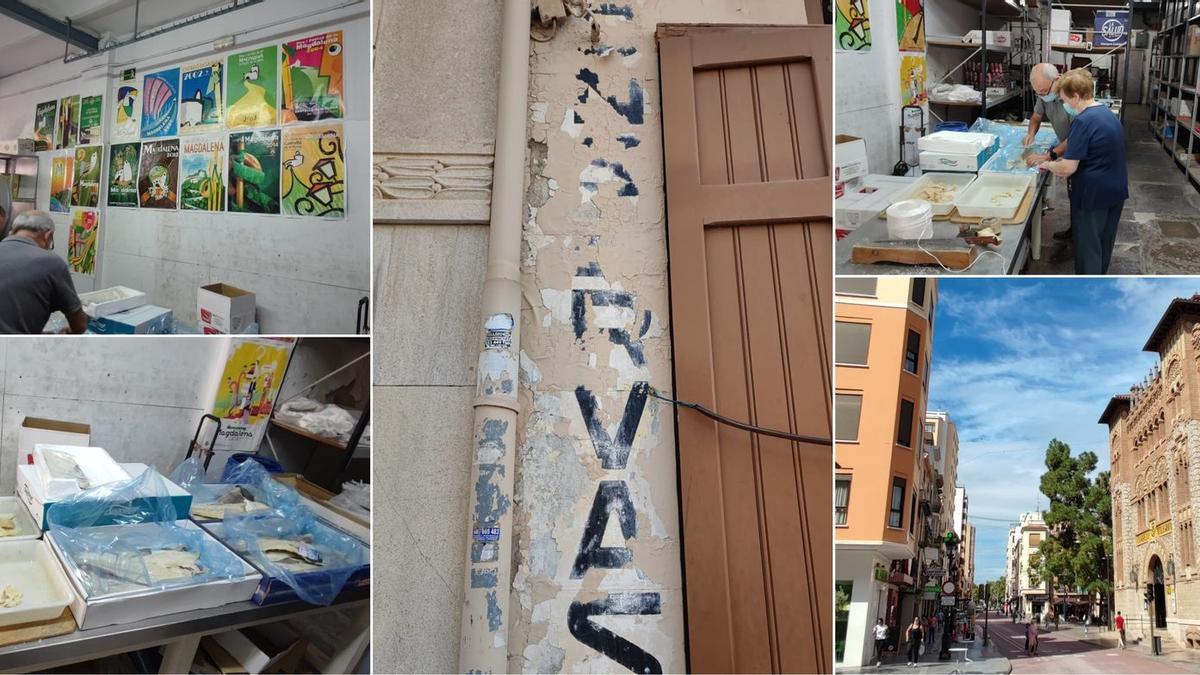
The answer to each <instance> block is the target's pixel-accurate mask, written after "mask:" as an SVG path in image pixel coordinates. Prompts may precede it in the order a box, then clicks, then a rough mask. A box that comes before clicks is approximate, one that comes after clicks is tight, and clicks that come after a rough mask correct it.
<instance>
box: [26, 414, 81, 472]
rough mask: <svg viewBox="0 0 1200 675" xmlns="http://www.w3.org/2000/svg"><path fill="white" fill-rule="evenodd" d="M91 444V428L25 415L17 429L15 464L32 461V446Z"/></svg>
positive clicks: (74, 423) (75, 423) (30, 462)
mask: <svg viewBox="0 0 1200 675" xmlns="http://www.w3.org/2000/svg"><path fill="white" fill-rule="evenodd" d="M39 444H48V445H83V446H89V445H91V444H92V428H91V427H90V426H88V425H86V424H80V423H78V422H61V421H59V420H50V419H43V418H41V417H26V418H25V419H24V420H22V421H21V428H20V430H18V431H17V454H18V455H19V458H18V459H17V464H32V463H33V446H35V445H39Z"/></svg>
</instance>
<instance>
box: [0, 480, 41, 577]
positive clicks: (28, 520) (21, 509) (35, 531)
mask: <svg viewBox="0 0 1200 675" xmlns="http://www.w3.org/2000/svg"><path fill="white" fill-rule="evenodd" d="M0 516H16V518H17V533H16V534H14V535H11V536H8V537H0V544H2V543H5V542H9V541H31V540H33V539H41V538H42V528H40V527H38V525H37V523H35V522H33V516H30V515H29V509H27V508H25V505H24V504H22V503H21V500H20V499H17V498H16V497H0ZM2 578H3V577H0V579H2Z"/></svg>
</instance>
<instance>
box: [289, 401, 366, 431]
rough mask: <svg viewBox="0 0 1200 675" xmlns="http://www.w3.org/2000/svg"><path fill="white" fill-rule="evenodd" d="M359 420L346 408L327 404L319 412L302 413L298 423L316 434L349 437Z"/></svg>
mask: <svg viewBox="0 0 1200 675" xmlns="http://www.w3.org/2000/svg"><path fill="white" fill-rule="evenodd" d="M357 421H358V420H356V419H355V418H354V415H351V414H350V413H348V412H346V410H345V409H343V408H340V407H338V406H336V405H327V406H325V407H324V408H322V409H321V410H319V411H317V412H309V413H305V414H303V415H301V416H300V421H299V422H297V424H299V425H300V428H302V429H307V430H308V431H311V432H313V433H314V434H320V435H322V436H333V437H334V438H341V439H348V438H349V437H350V432H352V431H354V424H355V422H357Z"/></svg>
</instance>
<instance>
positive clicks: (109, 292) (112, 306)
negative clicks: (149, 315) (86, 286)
mask: <svg viewBox="0 0 1200 675" xmlns="http://www.w3.org/2000/svg"><path fill="white" fill-rule="evenodd" d="M79 301H80V302H82V303H83V311H84V313H86V314H87V315H88V316H90V317H91V318H93V319H99V318H101V317H105V316H108V315H109V314H116V313H117V312H124V311H125V310H127V309H133V308H134V307H141V306H142V305H144V304H146V294H145V293H143V292H141V291H137V290H134V289H132V288H128V287H126V286H113V287H112V288H105V289H103V290H99V291H92V292H91V293H80V294H79Z"/></svg>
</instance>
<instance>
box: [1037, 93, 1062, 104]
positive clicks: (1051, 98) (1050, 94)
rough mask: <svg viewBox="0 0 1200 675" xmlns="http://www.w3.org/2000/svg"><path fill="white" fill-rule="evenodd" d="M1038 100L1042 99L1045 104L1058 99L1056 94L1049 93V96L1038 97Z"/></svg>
mask: <svg viewBox="0 0 1200 675" xmlns="http://www.w3.org/2000/svg"><path fill="white" fill-rule="evenodd" d="M1038 98H1040V99H1042V100H1043V101H1045V102H1046V103H1053V102H1054V100H1055V99H1057V98H1058V94H1055V93H1054V92H1051V93H1049V94H1046V95H1044V96H1039V97H1038Z"/></svg>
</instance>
